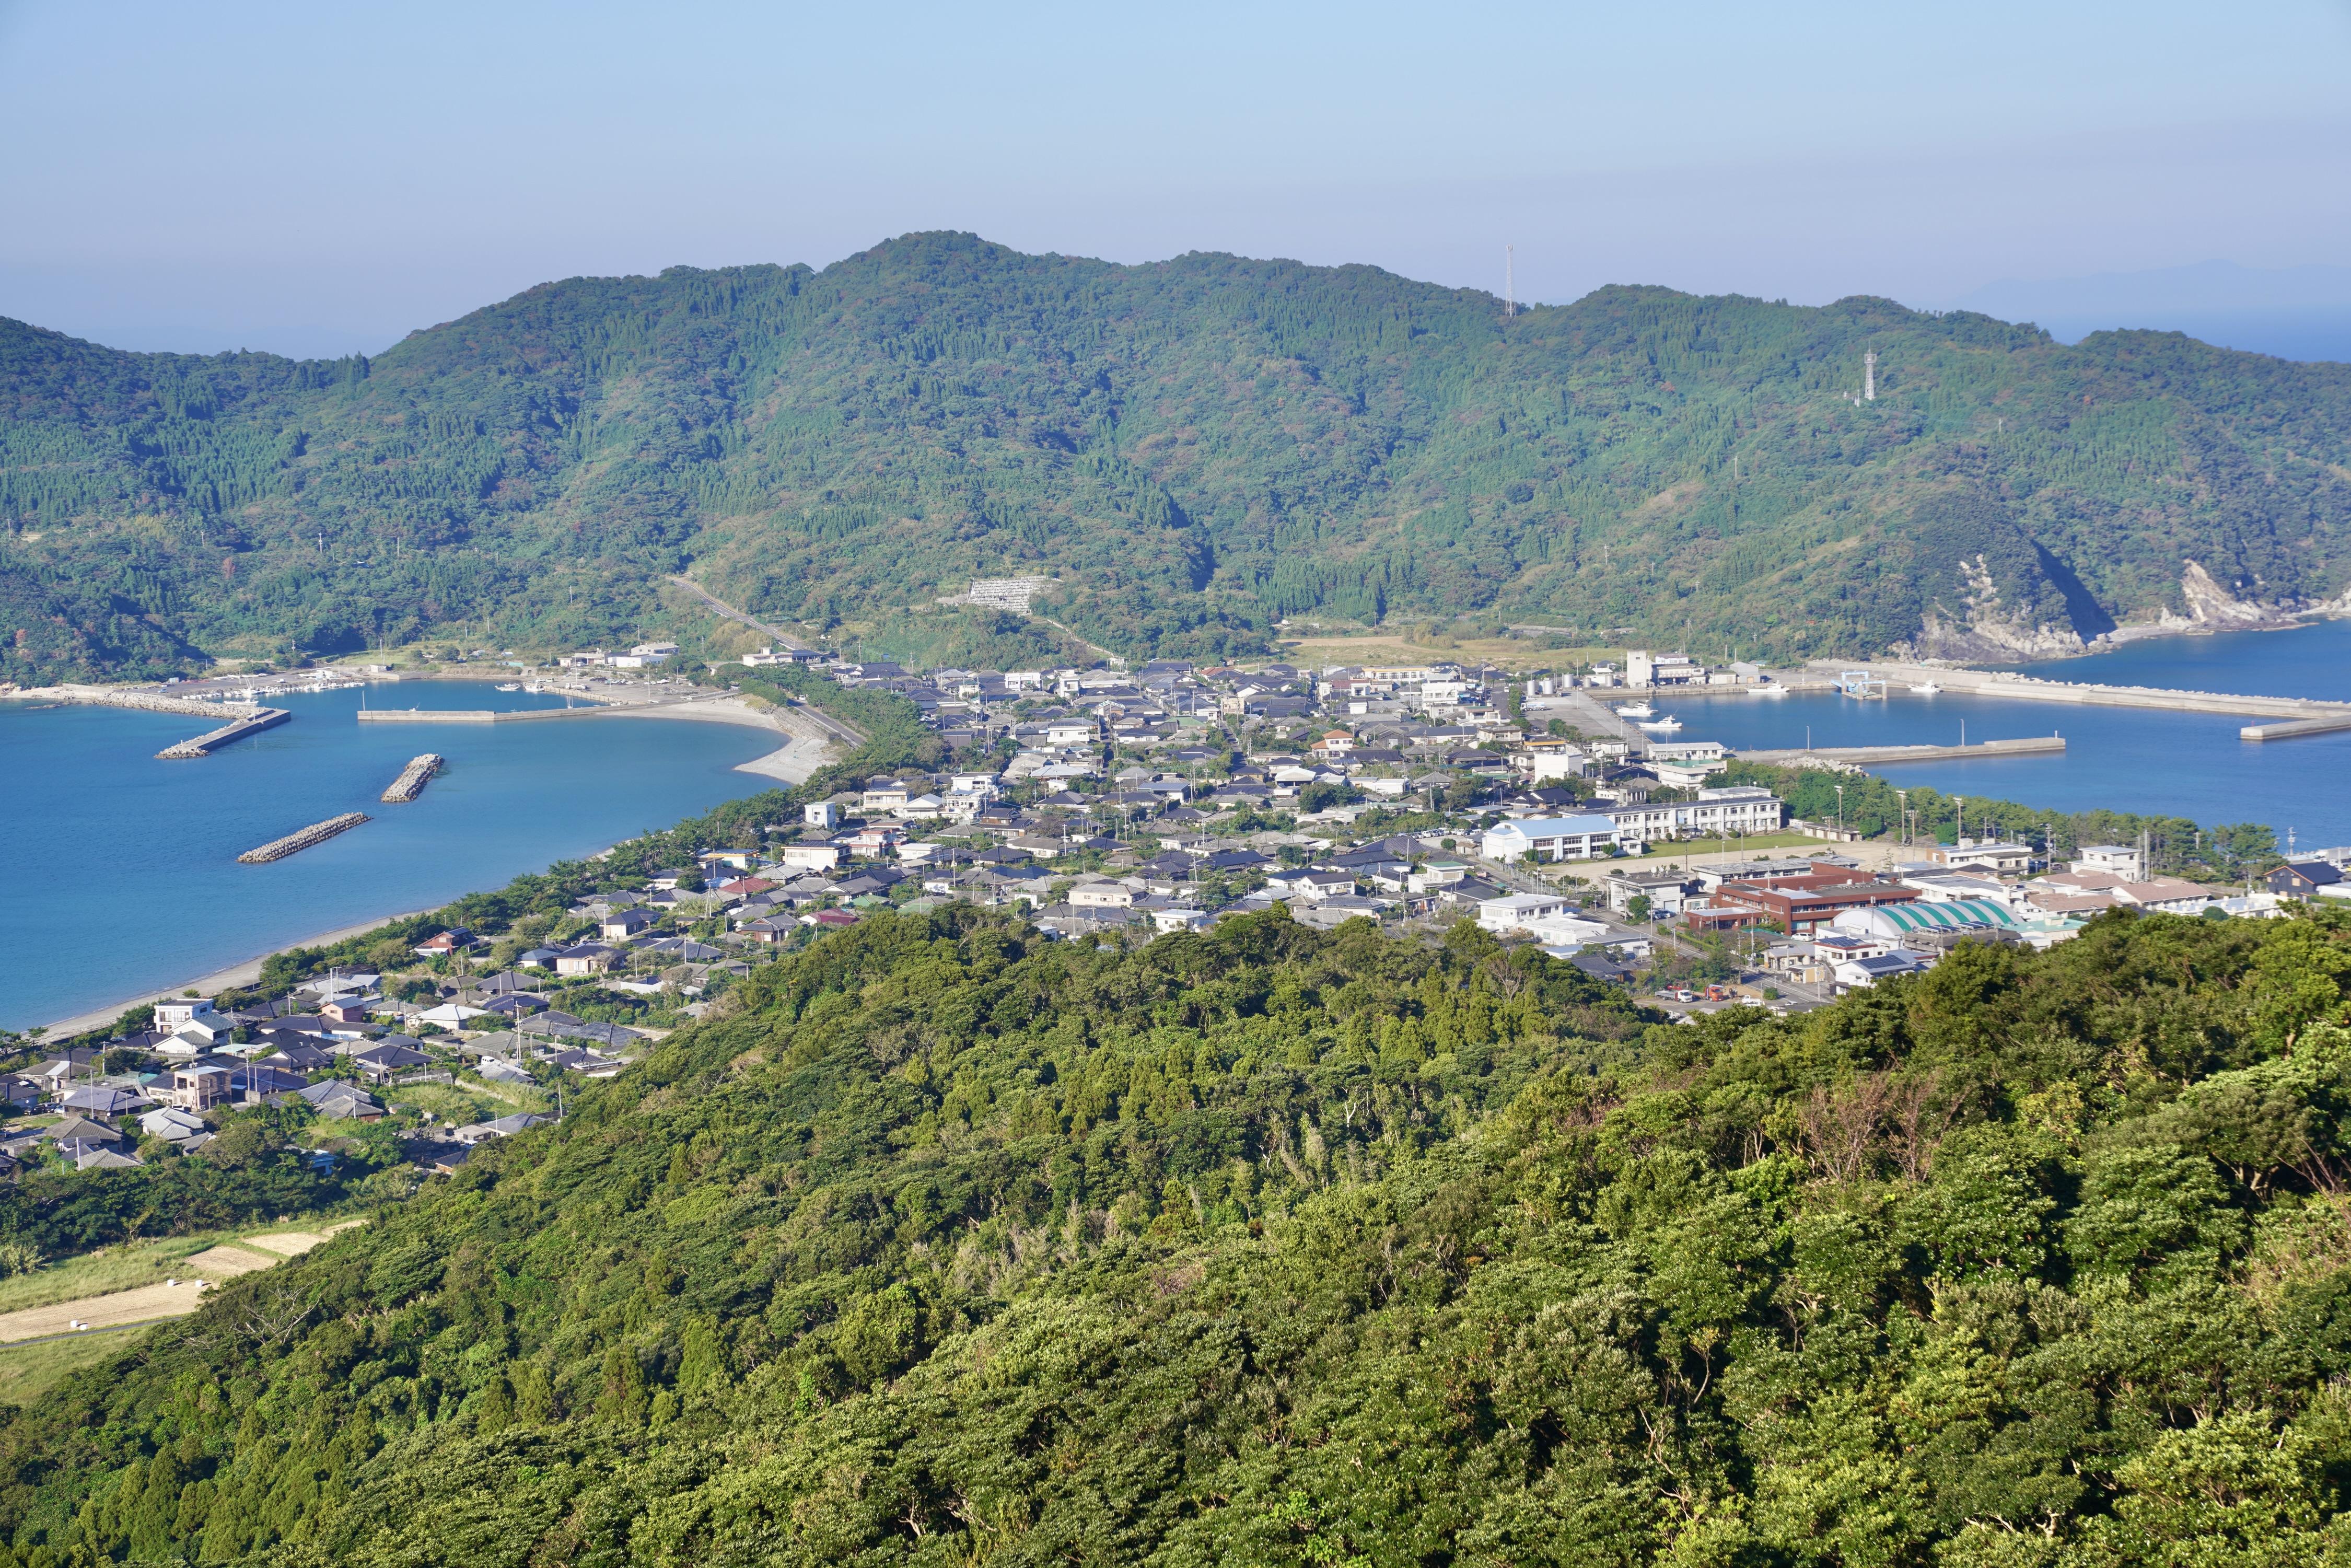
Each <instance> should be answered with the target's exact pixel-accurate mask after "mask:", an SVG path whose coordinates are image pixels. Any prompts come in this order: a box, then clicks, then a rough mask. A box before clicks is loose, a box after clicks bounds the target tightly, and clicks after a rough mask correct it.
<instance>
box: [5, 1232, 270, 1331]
mask: <svg viewBox="0 0 2351 1568" xmlns="http://www.w3.org/2000/svg"><path fill="white" fill-rule="evenodd" d="M296 1223H297V1224H299V1223H301V1222H300V1221H297V1222H296ZM268 1228H270V1229H284V1228H287V1227H283V1226H271V1227H268ZM233 1240H235V1237H234V1236H231V1235H229V1234H227V1233H226V1232H213V1231H206V1232H204V1234H202V1235H198V1236H172V1237H165V1238H163V1239H159V1240H154V1241H131V1242H125V1243H124V1244H122V1245H121V1246H119V1247H107V1248H102V1249H99V1250H98V1251H96V1252H85V1253H83V1254H82V1255H81V1256H79V1257H78V1258H66V1259H61V1260H58V1261H57V1262H55V1263H52V1264H51V1265H49V1266H48V1267H47V1268H46V1269H41V1270H36V1271H35V1272H33V1273H30V1274H16V1275H12V1276H10V1277H9V1278H7V1279H5V1280H0V1312H16V1311H19V1310H20V1309H22V1308H25V1307H46V1306H47V1305H49V1304H50V1303H51V1302H53V1301H76V1300H78V1299H79V1298H81V1297H83V1296H100V1295H104V1294H105V1293H106V1292H108V1291H129V1290H135V1289H137V1288H138V1287H139V1286H141V1285H159V1284H161V1283H162V1282H163V1281H165V1280H167V1279H170V1278H171V1277H172V1275H173V1274H175V1273H178V1272H183V1271H184V1270H183V1264H184V1263H185V1262H186V1260H188V1259H190V1258H192V1257H193V1256H195V1255H196V1254H197V1253H199V1252H202V1251H203V1250H204V1249H206V1248H207V1247H214V1246H217V1245H219V1244H220V1243H221V1242H224V1241H233Z"/></svg>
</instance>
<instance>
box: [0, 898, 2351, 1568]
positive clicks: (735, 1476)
mask: <svg viewBox="0 0 2351 1568" xmlns="http://www.w3.org/2000/svg"><path fill="white" fill-rule="evenodd" d="M2346 977H2351V924H2346V921H2345V919H2344V918H2343V917H2342V916H2340V915H2328V916H2324V917H2304V918H2294V919H2287V920H2279V921H2273V922H2257V921H2233V922H2218V923H2216V922H2207V921H2189V920H2181V919H2177V918H2174V917H2170V916H2164V915H2155V916H2147V917H2134V916H2131V915H2126V914H2119V913H2118V914H2115V915H2107V916H2104V917H2102V918H2101V919H2099V920H2098V921H2096V922H2095V923H2094V924H2093V925H2091V926H2090V927H2089V929H2088V930H2087V931H2086V932H2085V934H2084V935H2083V936H2081V937H2080V938H2079V939H2077V940H2075V941H2074V942H2072V943H2069V944H2066V945H2064V946H2060V947H2057V948H2055V949H2053V950H2052V951H2051V952H2049V953H2047V954H2044V955H2032V954H2029V953H2024V952H2021V951H2018V950H2014V949H2007V948H2000V947H1991V946H1972V947H1962V948H1960V949H1959V950H1958V951H1956V952H1954V953H1953V954H1952V955H1951V956H1949V957H1948V958H1946V959H1945V960H1944V961H1943V962H1942V963H1941V964H1940V965H1939V966H1938V967H1936V968H1935V969H1933V970H1932V971H1930V972H1929V973H1928V974H1926V975H1925V976H1923V977H1916V978H1913V979H1908V980H1904V981H1899V982H1896V983H1892V984H1889V985H1887V986H1885V987H1883V988H1878V989H1875V990H1871V991H1867V992H1863V993H1860V994H1857V995H1855V996H1852V997H1849V998H1846V999H1844V1001H1841V1002H1839V1003H1838V1004H1836V1005H1835V1006H1834V1007H1832V1008H1829V1009H1823V1010H1822V1011H1819V1012H1816V1013H1813V1014H1811V1015H1809V1016H1803V1017H1797V1018H1789V1019H1779V1018H1773V1017H1770V1016H1767V1015H1765V1014H1763V1013H1762V1012H1761V1009H1739V1010H1733V1011H1729V1012H1726V1013H1723V1014H1720V1015H1718V1016H1717V1017H1714V1018H1712V1019H1707V1020H1705V1021H1703V1022H1700V1023H1698V1024H1696V1025H1680V1026H1669V1025H1665V1024H1661V1023H1656V1022H1654V1021H1652V1019H1651V1018H1650V1017H1646V1016H1644V1015H1643V1014H1641V1013H1640V1012H1639V1011H1638V1010H1637V1009H1635V1008H1634V1007H1633V1006H1631V1005H1630V1004H1629V1003H1628V1002H1627V1001H1625V999H1623V998H1621V997H1619V996H1616V995H1612V994H1610V993H1609V992H1607V991H1605V990H1604V989H1603V988H1599V987H1597V986H1596V985H1594V984H1593V982H1591V981H1588V980H1586V979H1585V978H1584V977H1583V976H1582V975H1581V974H1580V973H1578V972H1577V971H1575V970H1573V968H1571V967H1568V966H1565V965H1562V964H1561V963H1558V962H1557V961H1555V960H1552V959H1550V958H1548V957H1545V956H1542V955H1541V954H1540V953H1539V952H1537V951H1535V950H1533V949H1531V948H1525V947H1521V948H1518V949H1516V950H1505V949H1503V948H1501V947H1499V946H1496V945H1495V944H1494V943H1493V942H1492V941H1491V939H1489V938H1487V937H1485V936H1480V935H1478V934H1476V933H1475V932H1474V931H1471V930H1469V929H1468V928H1467V927H1464V928H1462V929H1461V930H1459V931H1458V932H1457V933H1456V934H1455V935H1454V936H1452V937H1450V938H1448V939H1447V941H1446V942H1444V943H1443V944H1442V945H1440V946H1429V945H1426V944H1420V943H1415V942H1409V941H1397V940H1392V939H1388V938H1385V937H1383V936H1380V935H1379V934H1378V933H1377V932H1375V931H1374V930H1373V929H1372V928H1371V927H1370V926H1369V925H1360V924H1359V925H1350V926H1347V927H1343V928H1342V929H1341V930H1340V931H1338V932H1337V933H1335V934H1328V935H1324V934H1317V933H1313V932H1311V931H1308V930H1305V929H1303V928H1301V927H1300V926H1297V925H1292V924H1291V923H1290V922H1289V921H1288V920H1287V919H1286V918H1284V917H1283V916H1282V915H1281V914H1280V912H1279V911H1276V912H1274V913H1272V914H1270V915H1266V916H1261V917H1255V918H1251V919H1249V920H1244V921H1238V922H1234V923H1229V924H1228V925H1223V926H1221V927H1219V928H1218V929H1217V930H1216V931H1215V932H1214V933H1212V934H1207V935H1199V936H1170V937H1166V938H1164V939H1162V940H1159V941H1157V942H1155V943H1152V944H1150V945H1149V946H1144V947H1142V948H1139V949H1134V950H1126V949H1122V948H1104V949H1097V948H1095V947H1093V946H1091V945H1087V944H1080V943H1070V944H1061V943H1052V942H1049V941H1046V940H1044V939H1042V938H1041V937H1040V936H1039V935H1038V934H1037V933H1036V932H1034V931H1033V930H1030V929H1028V928H1026V927H1023V926H1021V925H1018V924H1016V923H1012V922H1009V921H1008V920H1005V919H1003V918H1001V917H998V916H994V915H984V914H982V913H980V912H977V911H975V910H972V909H970V908H968V907H963V906H955V907H950V908H948V909H945V910H941V911H939V912H936V913H935V914H932V915H926V916H915V915H895V916H892V915H883V916H877V917H876V918H873V919H872V920H870V921H869V922H867V923H866V924H865V925H862V926H860V927H857V928H855V929H853V930H851V931H848V932H845V933H841V934H839V935H836V936H831V937H828V938H826V939H824V940H823V941H821V942H820V943H818V944H816V945H815V946H812V947H810V949H808V950H807V951H806V952H804V953H802V954H799V955H797V956H793V957H790V958H789V959H787V960H785V961H783V962H781V963H779V964H778V965H776V966H773V967H769V968H767V969H764V970H762V971H759V972H758V975H757V977H755V979H754V981H753V982H752V983H751V984H750V985H749V986H747V988H744V994H743V995H742V997H741V1000H740V1005H739V1008H738V1009H737V1011H735V1012H734V1013H733V1015H732V1016H730V1017H728V1018H726V1019H715V1020H711V1021H707V1022H705V1023H703V1024H701V1025H698V1026H696V1027H695V1028H694V1029H691V1030H686V1031H684V1032H683V1033H681V1034H680V1035H678V1036H676V1037H674V1039H672V1040H669V1041H668V1042H667V1043H665V1044H664V1046H663V1047H662V1048H661V1049H659V1050H658V1051H655V1052H654V1054H653V1056H652V1057H651V1058H650V1059H649V1060H648V1061H646V1062H645V1063H644V1064H643V1065H642V1066H641V1067H639V1068H637V1069H636V1070H634V1071H632V1072H630V1073H629V1074H627V1075H625V1076H623V1077H622V1078H621V1079H618V1080H616V1081H614V1082H611V1083H610V1084H608V1085H604V1086H602V1087H601V1088H599V1089H597V1090H595V1091H593V1092H590V1094H589V1095H587V1096H585V1097H583V1099H582V1101H581V1102H580V1106H579V1108H578V1110H577V1111H576V1112H575V1113H573V1114H572V1115H571V1116H570V1117H569V1118H568V1119H567V1120H566V1121H565V1122H564V1123H562V1124H560V1125H559V1126H555V1127H550V1128H544V1129H539V1130H537V1131H534V1132H532V1133H529V1134H524V1135H522V1136H519V1137H517V1138H514V1139H510V1140H507V1141H505V1142H502V1143H497V1144H494V1145H486V1146H485V1147H484V1148H483V1149H482V1150H481V1151H480V1152H479V1153H477V1154H476V1155H475V1158H474V1160H473V1161H472V1162H471V1163H470V1164H469V1165H468V1166H466V1167H465V1170H464V1172H463V1173H462V1174H461V1175H459V1176H455V1177H454V1178H450V1179H447V1180H443V1181H435V1182H434V1183H432V1184H430V1185H429V1186H427V1187H426V1188H425V1189H424V1190H423V1192H422V1193H420V1194H419V1195H418V1196H417V1197H414V1198H413V1199H411V1200H409V1201H407V1202H405V1203H404V1204H400V1205H396V1206H391V1207H386V1208H384V1209H383V1210H382V1212H381V1213H380V1214H379V1216H378V1217H377V1218H375V1220H374V1221H373V1222H372V1223H371V1225H369V1226H367V1227H365V1228H362V1229H360V1230H357V1231H353V1232H350V1233H348V1234H346V1235H344V1236H341V1237H339V1238H337V1239H335V1240H333V1241H332V1242H330V1243H329V1244H327V1245H326V1246H324V1247H322V1248H320V1249H319V1250H318V1251H317V1252H315V1253H313V1254H312V1255H310V1256H309V1257H308V1258H305V1259H303V1260H299V1261H298V1262H296V1263H293V1264H289V1265H287V1266H285V1267H283V1268H280V1269H278V1270H273V1271H271V1272H270V1273H267V1274H266V1275H256V1276H251V1277H248V1278H246V1279H244V1280H240V1281H235V1282H234V1283H231V1284H229V1285H227V1286H225V1287H223V1288H222V1289H221V1291H219V1293H218V1296H217V1298H216V1299H214V1300H213V1301H210V1302H209V1304H208V1305H207V1306H206V1307H205V1309H204V1311H203V1312H200V1313H199V1314H198V1315H197V1316H196V1317H194V1318H193V1319H191V1320H188V1321H187V1322H184V1323H182V1324H177V1325H172V1326H170V1327H167V1328H164V1329H161V1330H158V1331H156V1332H154V1333H151V1334H150V1335H148V1336H147V1337H146V1338H144V1339H143V1340H142V1341H141V1342H139V1343H136V1344H135V1345H133V1346H131V1347H130V1348H127V1349H126V1350H125V1351H124V1352H123V1354H120V1355H118V1356H116V1357H115V1358H114V1359H113V1360H112V1361H111V1362H110V1363H109V1364H104V1365H101V1366H99V1367H98V1368H95V1369H94V1370H93V1371H91V1372H89V1373H88V1374H86V1375H81V1376H80V1377H79V1378H78V1380H77V1381H75V1382H72V1383H69V1384H68V1385H67V1386H66V1387H65V1388H64V1389H63V1390H62V1391H61V1392H60V1393H58V1394H57V1395H56V1396H53V1397H52V1398H51V1399H49V1400H48V1401H47V1402H46V1403H45V1404H44V1405H43V1406H41V1407H39V1408H37V1409H33V1410H28V1411H26V1412H24V1413H22V1414H20V1415H18V1416H16V1417H15V1418H14V1419H13V1420H12V1421H10V1422H9V1423H8V1424H7V1425H6V1426H5V1427H0V1477H5V1485H0V1535H5V1539H6V1541H7V1543H8V1544H7V1552H9V1553H11V1554H13V1556H14V1558H15V1560H16V1562H19V1563H43V1564H47V1563H66V1562H102V1561H132V1560H138V1561H165V1560H184V1561H188V1562H192V1563H215V1562H219V1563H225V1562H234V1561H240V1560H246V1559H253V1560H265V1561H270V1562H279V1563H329V1562H333V1563H465V1564H469V1565H476V1564H496V1563H515V1564H524V1563H550V1562H580V1563H591V1562H592V1563H624V1562H642V1563H714V1564H717V1563H752V1562H759V1563H774V1562H783V1563H844V1562H859V1563H882V1562H909V1563H932V1562H935V1563H967V1562H974V1561H982V1560H987V1561H1003V1562H1034V1563H1049V1562H1081V1563H1133V1562H1146V1561H1147V1562H1160V1563H1232V1562H1249V1563H1356V1562H1362V1563H1380V1564H1389V1563H1395V1564H1404V1563H1414V1564H1419V1563H1491V1562H1509V1563H1790V1564H1795V1563H1803V1564H1814V1563H1817V1564H1823V1565H1827V1564H1852V1563H1888V1564H1896V1563H1922V1564H1923V1563H1967V1564H1976V1563H1981V1564H2043V1563H2047V1564H2083V1565H2085V1568H2086V1565H2089V1564H2101V1565H2103V1564H2111V1563H2126V1564H2127V1563H2149V1564H2153V1563H2210V1564H2235V1563H2246V1564H2251V1563H2318V1562H2321V1561H2339V1560H2340V1558H2341V1554H2342V1552H2343V1551H2344V1550H2345V1547H2346V1535H2345V1526H2344V1525H2343V1523H2342V1522H2341V1513H2340V1511H2341V1507H2342V1497H2343V1493H2342V1490H2341V1489H2342V1487H2343V1485H2344V1483H2345V1481H2346V1479H2351V1404H2346V1398H2345V1396H2344V1394H2343V1392H2342V1380H2343V1378H2344V1377H2345V1376H2346V1373H2351V1219H2347V1218H2346V1204H2345V1202H2344V1198H2343V1181H2344V1176H2345V1173H2346V1170H2351V1166H2346V1159H2351V1144H2346V1141H2347V1140H2351V1127H2346V1124H2345V1120H2344V1118H2345V1116H2346V1112H2351V1033H2346V1030H2345V1028H2344V1024H2345V1012H2346V989H2345V982H2346Z"/></svg>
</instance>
